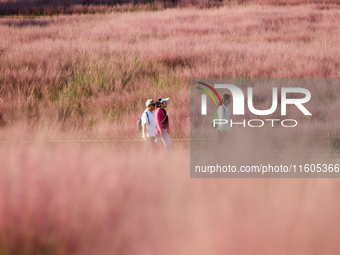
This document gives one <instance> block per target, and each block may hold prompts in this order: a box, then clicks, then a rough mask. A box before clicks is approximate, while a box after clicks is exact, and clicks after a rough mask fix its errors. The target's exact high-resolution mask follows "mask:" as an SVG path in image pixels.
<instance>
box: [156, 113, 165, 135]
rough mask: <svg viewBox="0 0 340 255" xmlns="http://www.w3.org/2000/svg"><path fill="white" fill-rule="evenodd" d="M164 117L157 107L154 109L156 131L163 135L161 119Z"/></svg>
mask: <svg viewBox="0 0 340 255" xmlns="http://www.w3.org/2000/svg"><path fill="white" fill-rule="evenodd" d="M163 119H164V113H163V111H162V110H160V109H159V108H158V109H157V110H156V111H155V120H156V130H157V133H160V134H162V136H163V128H162V120H163Z"/></svg>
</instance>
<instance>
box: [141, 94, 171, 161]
mask: <svg viewBox="0 0 340 255" xmlns="http://www.w3.org/2000/svg"><path fill="white" fill-rule="evenodd" d="M168 100H169V98H160V99H158V100H157V102H155V101H154V100H153V99H148V100H147V101H146V109H145V111H144V112H143V114H142V117H141V122H142V128H143V131H142V132H143V138H144V140H145V142H146V144H147V148H148V155H150V154H151V152H152V151H155V150H156V149H157V147H158V146H159V143H160V141H161V140H162V142H163V144H164V146H165V149H166V151H167V153H168V154H172V148H171V141H170V136H169V135H170V122H169V116H168V114H167V112H166V110H165V109H166V108H167V105H168V104H167V101H168ZM155 109H156V110H155Z"/></svg>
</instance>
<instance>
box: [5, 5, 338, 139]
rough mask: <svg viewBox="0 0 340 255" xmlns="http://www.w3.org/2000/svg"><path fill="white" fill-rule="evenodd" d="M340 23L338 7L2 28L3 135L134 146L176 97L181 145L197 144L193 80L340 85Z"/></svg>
mask: <svg viewBox="0 0 340 255" xmlns="http://www.w3.org/2000/svg"><path fill="white" fill-rule="evenodd" d="M339 18H340V10H339V9H337V6H335V5H329V8H325V9H322V10H320V8H318V5H302V6H284V7H282V6H263V5H247V6H237V5H233V6H227V7H223V8H219V9H216V8H212V9H202V10H197V9H192V8H184V9H167V10H164V11H159V12H129V13H116V12H114V13H110V14H106V15H102V14H95V15H89V14H86V15H72V16H53V17H41V18H35V19H23V18H2V19H0V37H1V40H0V55H1V58H0V85H1V90H0V124H1V128H2V130H7V129H11V130H12V129H13V128H14V127H16V126H19V127H20V129H23V128H24V129H26V130H27V132H26V136H27V137H28V136H30V137H34V136H35V134H36V133H39V134H42V133H44V136H47V137H51V138H56V137H61V136H70V137H74V136H77V137H80V138H82V139H86V138H91V137H92V138H93V137H95V138H98V139H106V138H110V139H112V138H122V137H125V138H126V137H128V138H131V137H136V136H137V135H138V134H137V133H136V131H135V130H136V127H135V122H136V119H137V118H138V117H139V116H140V114H141V113H142V111H143V109H144V107H145V106H144V102H145V101H146V99H148V98H155V99H158V98H160V97H170V104H169V107H168V111H169V116H170V117H171V122H172V124H173V125H172V126H173V128H172V137H174V138H175V137H189V79H190V77H272V78H275V77H285V78H289V77H339V72H340V71H339V70H340V69H339V67H340V50H339V47H338V42H339V36H338V35H339V34H340V25H339V22H337V21H338V20H339ZM317 97H318V99H317V100H315V101H314V102H315V104H318V105H319V103H320V102H324V101H329V100H330V99H332V102H336V101H337V98H338V94H336V93H332V92H331V91H330V90H323V91H319V92H318V95H317ZM262 100H264V101H265V102H260V103H264V104H267V103H269V102H270V101H269V100H271V98H270V97H266V98H264V99H262ZM267 100H268V102H266V101H267ZM255 103H257V102H256V101H255V102H254V104H255ZM333 106H335V107H337V106H338V104H334V105H333ZM336 111H337V110H336V109H332V110H331V112H330V114H329V118H332V119H334V118H333V117H332V116H334V114H336ZM327 118H328V117H327ZM329 118H328V119H329ZM316 120H317V121H324V120H320V119H317V118H316ZM10 133H11V135H12V136H13V135H14V136H15V134H13V132H10ZM19 133H20V134H22V132H19ZM324 133H327V131H326V130H325V132H324ZM5 134H6V135H5ZM7 135H8V133H7V132H1V136H2V137H1V139H10V137H7ZM12 138H13V137H12Z"/></svg>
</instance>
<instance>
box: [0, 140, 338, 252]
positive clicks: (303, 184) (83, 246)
mask: <svg viewBox="0 0 340 255" xmlns="http://www.w3.org/2000/svg"><path fill="white" fill-rule="evenodd" d="M247 155H248V154H247ZM248 156H250V154H249V155H248ZM250 158H251V157H250ZM250 158H248V159H247V160H248V161H249V159H250ZM0 160H1V167H0V237H1V238H0V253H1V254H82V255H86V254H103V255H104V254H115V253H119V254H139V255H140V254H169V255H170V254H202V255H203V254H274V253H275V254H310V253H313V252H315V251H317V252H318V253H322V254H326V253H327V254H337V252H338V250H339V240H338V236H339V221H338V215H339V210H340V204H339V202H338V199H337V197H338V195H339V181H338V180H334V179H333V180H332V179H309V180H306V179H295V180H287V179H232V180H228V179H190V178H189V170H188V168H189V158H188V157H187V156H183V155H182V156H181V155H178V154H177V155H176V156H175V157H173V158H171V159H169V158H167V157H163V156H162V155H160V154H155V155H153V157H152V158H151V159H150V160H145V155H143V154H141V153H140V152H138V151H124V152H122V153H116V154H113V155H110V154H109V153H103V152H102V151H101V150H98V148H97V147H94V148H92V149H85V148H83V147H79V146H71V145H65V144H59V145H52V144H50V145H48V144H27V143H25V144H22V143H19V144H8V145H2V146H1V147H0ZM247 160H244V161H243V162H245V161H247Z"/></svg>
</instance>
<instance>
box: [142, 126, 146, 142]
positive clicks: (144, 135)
mask: <svg viewBox="0 0 340 255" xmlns="http://www.w3.org/2000/svg"><path fill="white" fill-rule="evenodd" d="M143 137H144V140H146V124H143Z"/></svg>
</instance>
